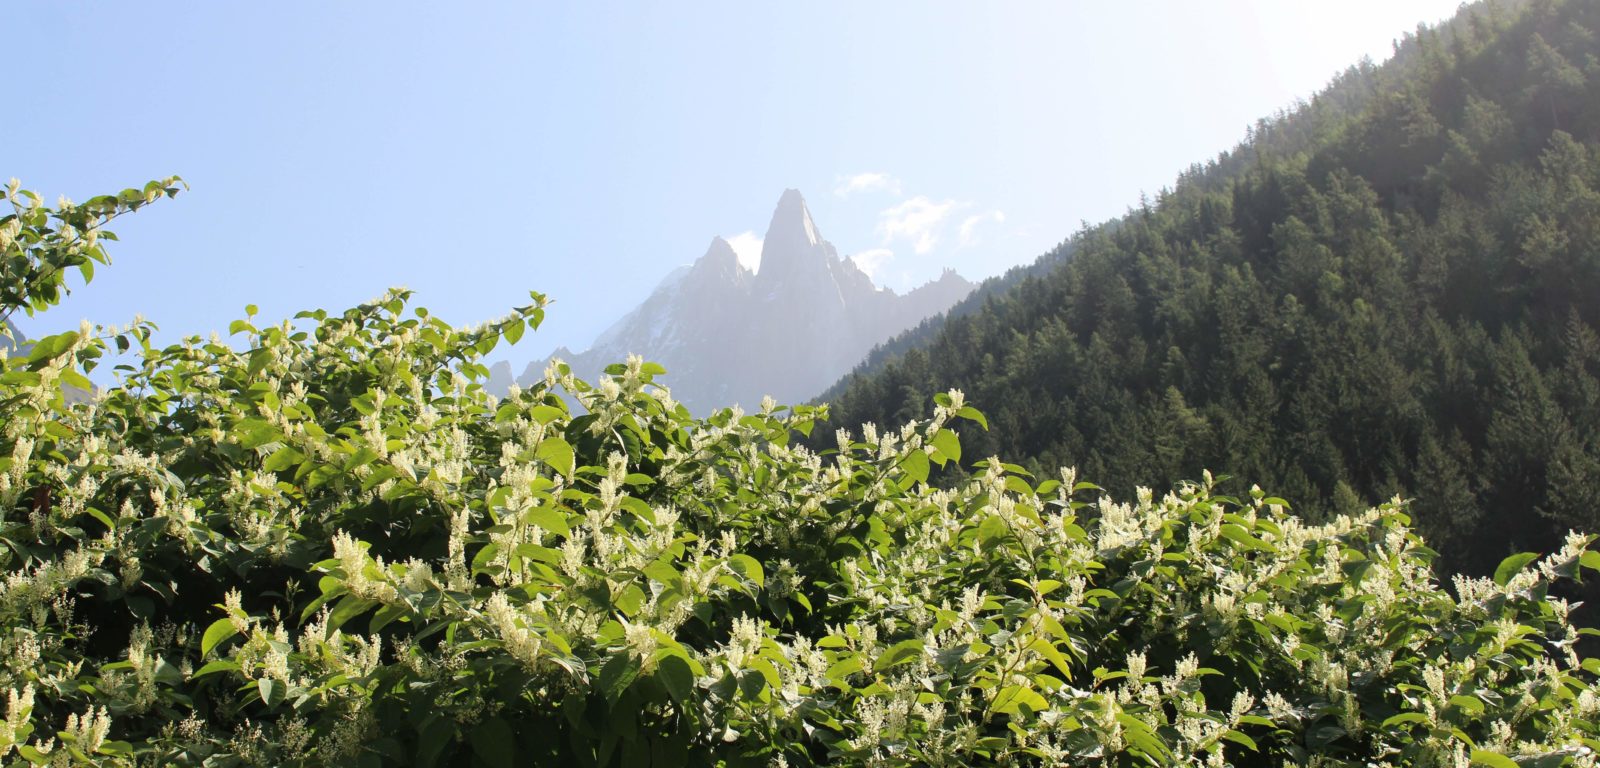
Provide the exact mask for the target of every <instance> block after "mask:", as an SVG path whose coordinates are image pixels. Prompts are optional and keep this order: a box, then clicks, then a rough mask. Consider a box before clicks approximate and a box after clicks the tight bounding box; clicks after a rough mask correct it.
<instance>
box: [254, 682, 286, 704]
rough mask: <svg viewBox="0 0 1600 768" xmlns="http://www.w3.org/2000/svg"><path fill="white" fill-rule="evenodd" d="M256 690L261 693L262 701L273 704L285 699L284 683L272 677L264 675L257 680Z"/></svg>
mask: <svg viewBox="0 0 1600 768" xmlns="http://www.w3.org/2000/svg"><path fill="white" fill-rule="evenodd" d="M256 690H257V691H259V692H260V693H261V703H263V704H266V705H268V706H271V705H272V704H274V703H276V702H278V701H282V700H283V683H280V682H278V681H277V680H276V679H274V678H271V677H263V678H261V679H260V680H257V681H256Z"/></svg>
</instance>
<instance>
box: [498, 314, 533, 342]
mask: <svg viewBox="0 0 1600 768" xmlns="http://www.w3.org/2000/svg"><path fill="white" fill-rule="evenodd" d="M527 330H528V326H526V325H523V324H522V321H521V320H518V321H516V322H514V323H510V324H507V325H506V328H505V330H504V331H501V334H503V335H504V336H505V337H506V343H507V344H511V345H513V346H515V345H516V343H517V342H519V341H522V334H523V332H524V331H527Z"/></svg>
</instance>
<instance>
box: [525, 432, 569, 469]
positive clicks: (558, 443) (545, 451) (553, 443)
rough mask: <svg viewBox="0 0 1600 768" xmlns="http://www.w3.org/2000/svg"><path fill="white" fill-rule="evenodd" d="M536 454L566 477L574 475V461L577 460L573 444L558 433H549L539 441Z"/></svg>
mask: <svg viewBox="0 0 1600 768" xmlns="http://www.w3.org/2000/svg"><path fill="white" fill-rule="evenodd" d="M534 455H535V456H537V457H538V458H540V459H542V460H543V461H544V463H546V464H549V465H550V467H551V468H552V469H554V470H556V471H557V472H560V473H561V474H562V475H563V476H565V477H569V478H570V477H572V470H573V469H574V467H573V462H574V461H575V460H576V457H575V454H574V453H573V451H572V444H571V443H568V442H567V441H566V440H565V439H563V438H561V437H558V436H556V435H549V436H547V437H545V439H544V440H542V441H540V442H539V448H538V449H537V450H535V451H534Z"/></svg>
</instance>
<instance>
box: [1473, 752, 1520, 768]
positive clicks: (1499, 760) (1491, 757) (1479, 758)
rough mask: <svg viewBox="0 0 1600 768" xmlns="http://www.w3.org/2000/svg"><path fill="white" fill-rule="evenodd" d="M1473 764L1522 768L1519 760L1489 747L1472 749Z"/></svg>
mask: <svg viewBox="0 0 1600 768" xmlns="http://www.w3.org/2000/svg"><path fill="white" fill-rule="evenodd" d="M1472 764H1473V765H1487V766H1489V768H1520V766H1518V765H1517V761H1515V760H1512V759H1511V758H1509V757H1506V756H1505V755H1502V754H1500V753H1499V752H1491V751H1489V750H1487V749H1474V750H1472Z"/></svg>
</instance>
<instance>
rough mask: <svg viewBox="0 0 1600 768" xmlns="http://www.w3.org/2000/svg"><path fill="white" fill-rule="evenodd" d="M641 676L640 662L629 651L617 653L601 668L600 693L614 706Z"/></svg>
mask: <svg viewBox="0 0 1600 768" xmlns="http://www.w3.org/2000/svg"><path fill="white" fill-rule="evenodd" d="M638 676H639V660H638V659H635V658H634V657H633V654H631V653H629V652H628V651H627V650H622V651H619V652H617V653H615V654H614V655H613V656H612V657H611V658H610V659H608V660H607V661H606V663H605V665H604V666H602V667H601V668H600V693H601V695H603V696H605V697H606V701H609V702H611V703H613V704H615V703H616V701H617V699H620V698H622V694H623V692H624V691H626V690H628V686H630V685H632V684H633V681H634V678H637V677H638Z"/></svg>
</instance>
